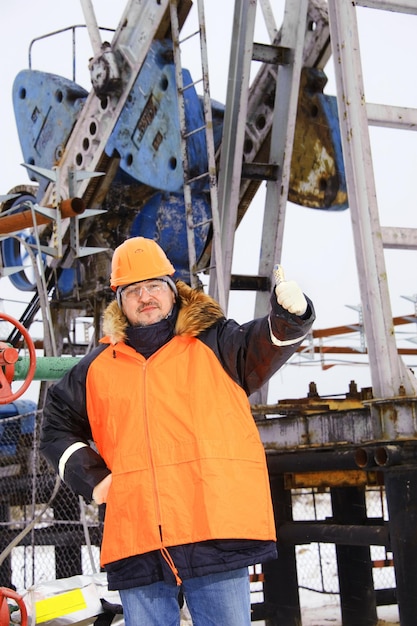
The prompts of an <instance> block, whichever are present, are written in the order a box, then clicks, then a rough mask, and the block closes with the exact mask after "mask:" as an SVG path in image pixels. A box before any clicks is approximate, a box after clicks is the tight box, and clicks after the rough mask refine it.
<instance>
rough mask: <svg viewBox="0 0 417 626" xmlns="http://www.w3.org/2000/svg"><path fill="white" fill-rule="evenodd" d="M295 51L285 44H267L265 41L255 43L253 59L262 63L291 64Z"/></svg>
mask: <svg viewBox="0 0 417 626" xmlns="http://www.w3.org/2000/svg"><path fill="white" fill-rule="evenodd" d="M292 57H293V53H292V50H291V48H286V47H285V46H274V45H272V44H271V45H267V44H264V43H254V44H253V52H252V59H253V60H254V61H261V62H262V63H271V64H275V65H289V64H290V63H291V61H292Z"/></svg>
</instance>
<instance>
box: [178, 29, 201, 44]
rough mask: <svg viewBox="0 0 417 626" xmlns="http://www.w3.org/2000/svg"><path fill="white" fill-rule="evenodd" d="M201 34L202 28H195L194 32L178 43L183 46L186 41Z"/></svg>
mask: <svg viewBox="0 0 417 626" xmlns="http://www.w3.org/2000/svg"><path fill="white" fill-rule="evenodd" d="M199 34H200V30H195V31H194V32H193V33H190V34H189V35H187V36H186V37H184V39H181V40H179V41H178V43H179V45H180V46H181V45H182V44H183V43H184V42H185V41H188V40H189V39H192V38H193V37H195V36H196V35H199Z"/></svg>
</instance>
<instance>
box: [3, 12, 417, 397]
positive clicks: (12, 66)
mask: <svg viewBox="0 0 417 626" xmlns="http://www.w3.org/2000/svg"><path fill="white" fill-rule="evenodd" d="M94 5H95V10H96V15H97V21H98V23H99V25H100V26H105V27H111V28H115V27H116V26H117V23H118V21H119V18H120V15H121V14H122V11H123V3H122V2H120V3H119V2H114V0H96V1H95V3H94ZM274 5H277V6H279V11H280V12H281V13H282V7H283V2H282V0H281V1H279V2H275V3H274ZM233 6H234V3H233V0H209V1H208V2H206V9H205V10H206V20H207V37H208V49H209V64H210V67H209V73H210V80H211V96H212V97H213V98H214V99H216V100H219V101H221V102H224V101H225V94H226V89H227V72H228V59H229V52H230V37H231V31H232V17H233ZM357 12H358V16H359V20H360V21H359V23H360V34H361V49H362V64H363V69H364V75H365V95H366V100H367V101H369V102H376V103H386V104H387V103H390V104H396V105H401V106H410V107H414V108H417V81H416V80H415V59H416V58H417V17H415V16H410V15H407V16H400V15H397V14H392V13H388V12H382V11H376V10H373V9H360V8H359V9H357ZM1 15H2V34H3V36H2V50H3V55H2V59H3V60H2V62H1V72H0V114H1V118H0V119H1V122H0V145H1V157H0V159H1V168H0V194H6V193H7V192H8V191H9V190H10V189H12V187H14V186H15V185H18V184H25V183H26V184H28V183H29V182H30V181H29V179H28V177H27V175H26V170H25V169H24V168H23V167H21V165H20V164H21V163H22V155H21V151H20V146H19V141H18V137H17V131H16V128H15V118H14V113H13V107H12V95H11V94H12V85H13V81H14V78H15V76H16V75H17V73H18V72H19V71H20V70H22V69H26V68H27V67H28V47H29V43H30V41H31V40H32V39H34V38H35V37H39V36H41V35H44V34H45V33H48V32H51V31H54V30H58V29H61V28H64V27H67V26H71V25H74V24H81V23H83V22H84V18H83V13H82V10H81V5H80V3H79V2H78V0H69V1H67V2H56V0H37V1H36V2H31V1H29V0H14V2H10V3H3V6H2V9H1ZM277 21H278V24H280V23H281V19H280V17H279V15H278V17H277ZM258 36H259V37H258ZM262 37H263V39H262ZM257 40H258V41H261V42H263V43H267V40H266V35H265V32H264V29H263V27H262V19H261V18H260V20H259V26H258V29H257ZM80 41H81V39H80ZM79 45H80V49H82V45H81V43H80V44H79ZM84 50H85V55H83V54H81V55H80V56H79V57H78V61H77V67H78V74H77V82H79V83H80V84H81V85H82V86H84V87H85V88H86V89H89V88H90V86H89V76H88V70H87V63H88V58H89V56H91V50H89V49H88V46H86V47H85V48H84ZM32 58H33V68H34V69H39V70H44V71H47V72H52V73H57V74H60V75H63V76H66V77H71V46H70V42H69V39H68V37H67V38H66V39H65V38H64V37H63V36H60V38H55V39H51V40H47V41H44V42H41V43H39V44H36V45H35V46H34V48H33V57H32ZM193 63H194V59H190V60H189V63H188V62H187V59H186V58H184V57H183V65H184V67H188V68H189V69H190V70H193ZM326 73H327V74H328V77H329V83H328V86H327V88H326V91H327V92H328V93H331V94H334V93H335V87H334V81H333V60H332V59H331V60H330V62H329V66H328V68H326ZM371 137H372V145H373V158H374V166H375V176H376V183H377V193H378V202H379V208H380V218H381V224H382V225H383V226H408V227H417V223H416V222H417V219H416V200H415V198H416V193H415V185H416V179H417V134H416V133H413V132H411V131H394V130H389V129H371ZM262 203H263V196H262V193H259V194H258V196H257V198H256V199H255V201H254V202H253V204H252V206H251V208H250V210H249V211H248V214H247V215H246V216H245V219H244V220H243V222H242V224H241V227H239V229H238V232H237V235H236V243H235V261H234V266H233V271H234V272H236V273H249V274H256V272H257V265H258V257H259V246H260V232H261V227H262V224H261V220H260V219H259V215H261V214H262V206H263V204H262ZM386 262H387V271H388V280H389V287H390V292H391V306H392V310H393V315H406V314H411V313H413V312H414V304H413V303H412V302H409V301H407V300H405V299H404V298H403V297H402V296H409V297H411V298H412V297H414V295H415V294H416V292H417V288H416V285H415V279H414V274H415V267H416V264H415V252H405V251H401V252H399V251H387V252H386ZM282 263H283V266H284V268H285V273H286V277H287V278H288V279H295V280H297V281H298V282H299V284H300V286H301V287H302V288H303V290H304V291H305V292H306V293H307V294H308V295H310V297H311V298H312V299H313V301H314V303H315V306H316V310H317V321H316V324H315V328H317V329H322V328H328V327H333V326H339V325H341V324H350V323H356V322H357V321H358V314H357V312H356V311H355V310H353V309H352V308H350V307H357V306H359V304H360V295H359V288H358V281H357V273H356V265H355V257H354V252H353V242H352V235H351V222H350V212H349V210H346V211H342V212H324V211H317V210H312V209H306V208H303V207H299V206H294V205H290V206H289V207H288V210H287V217H286V227H285V236H284V249H283V258H282ZM19 295H24V294H19V293H18V297H19ZM15 296H16V292H15V290H13V289H12V288H11V285H10V282H9V281H8V280H7V279H1V280H0V298H4V299H6V298H9V297H15ZM253 301H254V299H253V297H252V296H251V295H246V296H245V298H244V299H243V300H242V295H241V294H240V295H239V296H234V295H233V294H232V295H231V301H230V308H229V314H230V316H232V317H235V318H236V319H238V321H240V322H244V321H246V320H248V319H250V318H251V317H252V315H253ZM0 304H1V302H0ZM8 306H9V305H8V304H7V303H5V304H4V305H3V309H4V310H5V311H6V312H9V311H8ZM401 330H402V332H405V335H404V338H405V339H407V338H409V337H413V336H415V330H416V329H415V327H414V326H412V325H410V326H406V327H403V328H402V329H401ZM329 343H330V345H334V344H335V340H334V339H333V340H331V341H330V342H329ZM338 345H348V346H352V347H357V346H358V345H359V337H358V336H354V335H348V336H346V337H344V338H343V340H341V341H338ZM403 345H407V346H408V347H413V346H414V345H415V344H412V343H410V342H406V343H403ZM300 361H301V362H302V365H301V366H299V365H297V364H298V363H299V362H300ZM336 362H337V363H339V364H338V365H337V366H335V367H331V368H330V369H327V368H324V369H323V368H322V367H321V365H320V359H319V358H318V357H317V356H316V357H315V358H314V360H311V359H308V358H301V359H299V358H297V359H295V360H293V361H292V362H291V365H288V366H287V367H285V368H284V369H283V370H282V371H281V372H280V373H279V374H278V375H277V376H276V377H275V378H274V381H273V382H272V383H271V385H270V400H271V401H275V400H277V399H281V398H290V397H303V396H305V395H306V394H307V391H308V383H309V382H310V381H313V380H314V381H316V382H317V385H318V389H319V392H320V393H321V394H322V395H325V394H338V393H345V392H346V391H347V390H348V385H349V381H350V380H352V379H354V380H356V381H357V383H358V386H359V387H364V386H369V385H370V376H369V371H368V368H367V367H365V366H363V365H352V359H349V361H347V359H346V357H345V356H343V355H340V356H337V355H335V357H334V358H333V359H332V360H328V358H327V357H326V360H325V362H324V364H325V365H329V364H332V363H336ZM408 362H409V364H414V363H417V357H416V358H415V359H411V361H410V360H409V361H408Z"/></svg>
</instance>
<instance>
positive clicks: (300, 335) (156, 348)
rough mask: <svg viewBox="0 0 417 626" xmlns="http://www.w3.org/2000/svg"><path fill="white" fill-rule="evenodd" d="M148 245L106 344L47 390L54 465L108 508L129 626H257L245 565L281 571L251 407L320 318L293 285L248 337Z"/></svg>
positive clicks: (126, 258) (106, 550) (118, 273)
mask: <svg viewBox="0 0 417 626" xmlns="http://www.w3.org/2000/svg"><path fill="white" fill-rule="evenodd" d="M174 272H175V270H174V267H173V266H172V264H171V262H170V261H169V260H168V258H167V256H166V255H165V252H164V251H163V250H162V249H161V248H160V246H159V245H158V244H157V243H156V242H155V241H153V240H151V239H145V238H143V237H133V238H131V239H128V240H126V241H125V242H124V243H122V244H121V245H120V246H119V247H117V248H116V250H115V252H114V255H113V259H112V271H111V280H110V283H111V287H112V289H113V291H114V292H115V295H116V298H115V300H114V301H113V302H111V303H110V304H109V305H108V307H107V309H106V311H105V313H104V319H103V329H104V333H105V334H106V336H105V337H104V338H103V339H101V341H100V344H99V346H98V347H96V348H95V349H93V350H92V351H91V352H90V353H89V354H87V355H86V356H84V357H83V358H82V359H81V360H80V362H79V363H77V364H76V365H75V366H74V367H73V369H71V370H70V371H69V372H68V373H67V374H66V375H65V376H64V377H63V378H62V379H61V380H60V381H59V382H57V383H56V384H55V385H53V386H52V387H51V388H50V389H49V392H48V396H47V400H46V404H45V409H44V418H43V426H42V432H41V452H42V454H43V455H44V456H45V458H46V459H47V460H48V461H49V462H50V463H51V464H52V465H53V467H54V468H55V470H56V471H57V472H59V475H60V476H61V478H62V479H63V481H64V482H65V483H66V484H67V485H69V487H70V488H71V489H73V490H74V492H75V493H77V494H80V495H82V496H83V497H84V498H85V499H86V500H87V501H92V500H94V501H95V502H96V503H97V504H103V503H106V510H105V519H104V531H103V540H102V546H101V564H102V566H104V568H105V570H106V572H107V580H108V586H109V589H110V590H119V592H120V597H121V602H122V605H123V613H124V619H125V623H126V624H127V626H139V625H141V624H143V625H146V626H178V625H179V623H180V609H179V600H178V599H179V597H180V595H181V597H185V599H186V603H187V607H188V610H189V612H190V614H191V617H192V620H193V626H210V625H213V626H249V625H250V590H249V575H248V566H249V565H253V564H258V563H263V562H265V561H267V560H271V559H275V558H276V557H277V553H276V534H275V524H274V516H273V511H272V504H271V495H270V487H269V480H268V472H267V466H266V458H265V451H264V448H263V445H262V443H261V441H260V437H259V433H258V430H257V427H256V424H255V421H254V419H253V416H252V414H251V410H250V404H249V401H248V396H249V395H250V394H252V393H253V392H254V391H256V390H257V389H259V388H260V387H261V386H262V385H263V384H264V383H266V382H267V381H268V379H269V378H270V377H271V376H272V375H273V374H274V373H275V372H276V371H277V370H278V369H279V368H280V367H281V366H282V365H283V364H284V363H285V362H286V361H287V360H288V359H289V357H290V356H291V355H292V354H294V352H295V351H296V349H297V347H298V346H299V345H300V344H301V342H302V341H303V339H304V338H305V336H306V334H307V333H308V332H309V330H310V328H311V325H312V323H313V320H314V309H313V305H312V303H311V301H310V300H309V299H308V298H307V297H306V296H305V295H304V294H303V292H302V291H301V289H300V287H299V286H298V285H297V283H296V282H294V281H283V282H280V283H279V284H278V285H277V286H276V287H275V288H274V290H273V292H272V295H271V305H270V313H269V315H266V316H265V317H262V318H259V319H255V320H252V321H249V322H247V323H245V324H243V325H239V324H238V323H237V322H236V321H234V320H232V319H226V318H225V315H224V313H223V311H222V310H221V308H220V306H219V305H218V304H217V302H216V301H215V300H213V299H212V298H211V297H210V296H208V295H206V294H205V293H204V292H203V291H201V290H198V289H193V288H191V287H189V286H188V285H187V284H185V283H184V282H182V281H174V279H173V275H174Z"/></svg>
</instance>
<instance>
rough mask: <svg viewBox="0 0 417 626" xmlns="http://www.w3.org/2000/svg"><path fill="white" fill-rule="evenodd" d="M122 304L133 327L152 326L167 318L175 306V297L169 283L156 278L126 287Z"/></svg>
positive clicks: (122, 296)
mask: <svg viewBox="0 0 417 626" xmlns="http://www.w3.org/2000/svg"><path fill="white" fill-rule="evenodd" d="M121 302H122V307H123V313H124V314H125V315H126V317H127V319H128V320H129V322H130V324H132V326H150V324H156V323H157V322H160V321H161V320H163V319H165V318H166V316H167V315H168V314H169V313H170V311H171V309H172V307H173V306H174V302H175V295H174V293H173V291H172V290H171V289H170V287H169V285H168V283H166V282H165V281H164V280H160V279H157V278H154V279H152V280H143V281H141V282H138V283H134V284H133V285H129V286H128V287H125V288H124V289H123V291H122V295H121Z"/></svg>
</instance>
